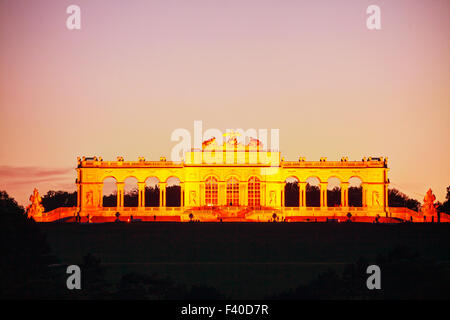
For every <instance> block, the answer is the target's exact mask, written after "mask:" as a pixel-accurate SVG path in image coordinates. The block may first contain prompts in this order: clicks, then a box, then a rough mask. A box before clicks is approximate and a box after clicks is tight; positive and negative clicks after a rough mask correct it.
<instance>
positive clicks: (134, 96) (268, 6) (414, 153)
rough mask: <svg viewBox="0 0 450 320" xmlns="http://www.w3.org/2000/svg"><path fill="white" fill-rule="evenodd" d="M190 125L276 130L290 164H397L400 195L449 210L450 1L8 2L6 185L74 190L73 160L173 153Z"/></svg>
mask: <svg viewBox="0 0 450 320" xmlns="http://www.w3.org/2000/svg"><path fill="white" fill-rule="evenodd" d="M71 4H77V5H79V6H80V8H81V30H68V29H67V28H66V19H67V17H68V14H67V13H66V8H67V7H68V6H69V5H71ZM371 4H376V5H378V6H380V8H381V24H382V29H381V30H375V31H370V30H368V29H367V28H366V18H367V16H368V15H367V14H366V8H367V7H368V6H369V5H371ZM194 120H202V121H203V127H204V129H208V128H218V129H221V130H223V131H225V130H226V129H228V128H242V129H244V130H246V129H249V128H256V129H260V128H266V129H271V128H278V129H280V150H281V152H282V154H283V156H284V157H285V158H286V159H287V160H297V159H298V157H299V156H304V157H306V160H318V159H319V158H320V157H322V156H323V157H328V160H339V159H340V158H341V156H344V155H345V156H348V157H349V160H360V159H361V158H362V157H364V156H387V157H388V158H389V163H388V164H389V167H390V172H389V177H390V181H391V186H392V187H396V188H398V189H400V190H401V191H402V192H404V193H406V194H407V195H409V196H411V197H413V198H416V199H418V200H420V201H422V200H423V195H424V194H425V192H426V191H427V190H428V188H430V187H431V188H432V189H433V191H434V193H435V194H436V196H437V198H438V200H440V201H443V200H445V193H446V190H445V189H446V187H447V186H448V185H450V165H449V163H450V159H449V158H450V157H449V156H450V148H449V147H450V146H449V137H450V127H449V125H448V123H449V120H450V1H448V0H441V1H440V0H433V1H424V0H422V1H415V0H396V1H381V0H371V1H363V0H355V1H350V0H347V1H331V0H328V1H322V0H317V1H288V0H286V1H275V0H273V1H265V0H255V1H248V0H239V1H235V0H231V1H230V0H227V1H225V0H221V1H214V0H202V1H198V0H178V1H169V0H165V1H164V0H161V1H151V0H149V1H144V0H142V1H138V0H132V1H125V0H122V1H115V0H70V1H65V0H54V1H50V0H46V1H24V0H0V134H1V143H0V189H2V190H6V191H7V192H8V193H9V194H10V195H11V196H13V197H15V198H16V199H17V200H18V202H19V203H21V204H23V205H25V204H27V203H28V197H29V195H30V194H31V192H32V190H33V188H34V187H37V188H38V189H39V191H40V193H41V194H45V193H46V192H47V191H48V190H50V189H53V190H70V191H73V190H75V170H74V169H75V166H76V157H77V156H83V155H85V156H94V155H97V156H102V157H103V159H104V160H115V159H116V156H118V155H121V156H123V157H124V158H125V160H137V158H138V156H144V157H146V158H147V159H152V160H157V159H159V157H160V156H166V157H168V158H169V157H170V153H171V149H172V148H173V147H174V146H175V145H176V142H172V141H171V140H170V136H171V133H172V131H174V130H175V129H177V128H186V129H188V130H190V131H193V123H194Z"/></svg>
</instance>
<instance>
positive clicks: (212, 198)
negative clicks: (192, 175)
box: [205, 177, 218, 206]
mask: <svg viewBox="0 0 450 320" xmlns="http://www.w3.org/2000/svg"><path fill="white" fill-rule="evenodd" d="M205 204H206V205H207V206H217V204H218V184H217V179H216V178H214V177H208V178H207V179H206V184H205Z"/></svg>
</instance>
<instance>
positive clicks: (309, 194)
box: [305, 183, 320, 207]
mask: <svg viewBox="0 0 450 320" xmlns="http://www.w3.org/2000/svg"><path fill="white" fill-rule="evenodd" d="M305 196H306V206H308V207H320V187H318V186H312V185H310V184H309V183H307V184H306V195H305Z"/></svg>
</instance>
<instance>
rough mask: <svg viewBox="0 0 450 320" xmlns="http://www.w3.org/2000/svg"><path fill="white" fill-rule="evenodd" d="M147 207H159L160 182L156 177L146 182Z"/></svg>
mask: <svg viewBox="0 0 450 320" xmlns="http://www.w3.org/2000/svg"><path fill="white" fill-rule="evenodd" d="M145 206H146V207H159V180H158V178H156V177H150V178H147V180H145Z"/></svg>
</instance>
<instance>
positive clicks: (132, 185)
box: [123, 177, 139, 207]
mask: <svg viewBox="0 0 450 320" xmlns="http://www.w3.org/2000/svg"><path fill="white" fill-rule="evenodd" d="M124 182H125V183H124V189H123V206H124V207H137V206H138V198H139V195H138V193H139V189H138V180H137V179H136V178H135V177H128V178H126V179H125V181H124Z"/></svg>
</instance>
